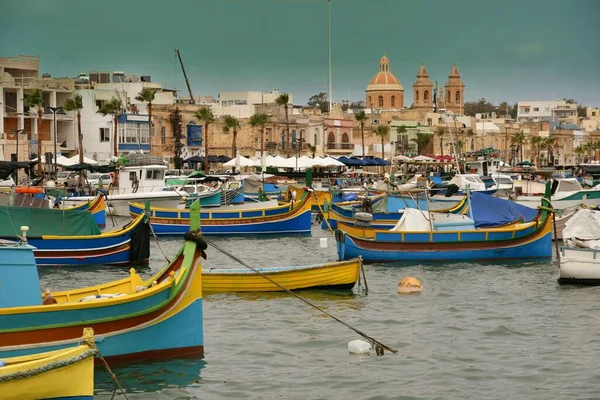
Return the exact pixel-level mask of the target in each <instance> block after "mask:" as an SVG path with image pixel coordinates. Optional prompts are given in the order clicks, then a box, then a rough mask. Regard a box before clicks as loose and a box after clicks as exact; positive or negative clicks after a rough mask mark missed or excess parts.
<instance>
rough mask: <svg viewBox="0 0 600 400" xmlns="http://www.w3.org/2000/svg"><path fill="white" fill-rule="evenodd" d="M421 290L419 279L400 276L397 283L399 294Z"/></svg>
mask: <svg viewBox="0 0 600 400" xmlns="http://www.w3.org/2000/svg"><path fill="white" fill-rule="evenodd" d="M422 290H423V285H422V284H421V281H420V280H418V279H417V278H413V277H412V276H408V277H405V278H402V279H401V280H400V283H398V287H397V291H398V293H399V294H410V293H419V292H421V291H422Z"/></svg>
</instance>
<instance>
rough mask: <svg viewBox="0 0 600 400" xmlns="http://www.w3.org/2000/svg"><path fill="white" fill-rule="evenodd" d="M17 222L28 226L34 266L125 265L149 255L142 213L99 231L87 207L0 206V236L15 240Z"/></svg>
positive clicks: (142, 259) (145, 223) (137, 262)
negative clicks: (119, 225) (120, 223)
mask: <svg viewBox="0 0 600 400" xmlns="http://www.w3.org/2000/svg"><path fill="white" fill-rule="evenodd" d="M21 226H27V227H28V231H26V235H27V239H28V241H29V243H30V244H31V245H32V246H34V247H35V250H34V253H35V259H36V262H37V264H38V266H56V265H92V264H93V265H97V264H116V265H128V264H139V263H144V262H145V261H146V260H147V259H148V258H149V256H150V228H149V226H148V221H147V219H146V218H144V217H143V216H142V217H139V218H135V219H134V220H133V221H131V222H129V223H128V224H127V225H125V226H124V227H123V228H122V229H118V230H115V231H112V232H101V231H100V228H99V227H98V225H97V223H96V221H95V220H94V218H93V216H92V214H91V213H90V212H89V211H80V212H77V211H63V210H58V209H40V208H24V207H10V206H0V239H5V240H16V239H15V238H17V237H18V236H20V235H21Z"/></svg>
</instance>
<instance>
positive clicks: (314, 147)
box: [308, 144, 317, 158]
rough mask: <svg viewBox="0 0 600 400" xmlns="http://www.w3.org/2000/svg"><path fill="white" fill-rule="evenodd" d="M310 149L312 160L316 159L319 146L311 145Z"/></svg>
mask: <svg viewBox="0 0 600 400" xmlns="http://www.w3.org/2000/svg"><path fill="white" fill-rule="evenodd" d="M308 148H309V149H310V151H311V153H312V158H315V153H316V152H317V146H316V145H314V144H309V145H308Z"/></svg>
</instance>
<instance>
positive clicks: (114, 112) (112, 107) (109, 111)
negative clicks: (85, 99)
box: [97, 97, 123, 157]
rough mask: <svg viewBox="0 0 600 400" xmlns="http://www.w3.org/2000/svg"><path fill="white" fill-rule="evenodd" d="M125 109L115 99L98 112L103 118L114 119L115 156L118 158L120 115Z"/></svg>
mask: <svg viewBox="0 0 600 400" xmlns="http://www.w3.org/2000/svg"><path fill="white" fill-rule="evenodd" d="M122 109H123V103H122V102H121V100H119V99H115V98H114V97H113V98H111V99H110V101H108V102H106V103H104V105H103V106H102V107H100V109H99V110H98V111H97V113H98V114H102V115H103V116H105V117H106V116H107V115H111V116H112V118H113V124H114V132H113V156H115V157H117V155H118V153H119V149H118V146H117V144H118V128H119V120H118V118H119V115H121V111H122Z"/></svg>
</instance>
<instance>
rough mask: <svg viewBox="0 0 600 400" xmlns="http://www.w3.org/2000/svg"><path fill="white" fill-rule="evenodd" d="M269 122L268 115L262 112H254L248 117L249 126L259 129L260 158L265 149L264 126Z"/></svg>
mask: <svg viewBox="0 0 600 400" xmlns="http://www.w3.org/2000/svg"><path fill="white" fill-rule="evenodd" d="M268 122H269V116H268V115H267V114H264V113H256V114H254V115H252V116H251V117H250V126H252V127H253V128H259V129H260V159H261V160H262V157H263V153H264V151H265V137H264V136H265V126H266V125H267V123H268Z"/></svg>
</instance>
